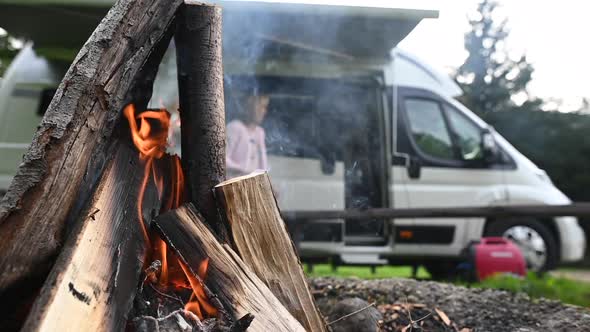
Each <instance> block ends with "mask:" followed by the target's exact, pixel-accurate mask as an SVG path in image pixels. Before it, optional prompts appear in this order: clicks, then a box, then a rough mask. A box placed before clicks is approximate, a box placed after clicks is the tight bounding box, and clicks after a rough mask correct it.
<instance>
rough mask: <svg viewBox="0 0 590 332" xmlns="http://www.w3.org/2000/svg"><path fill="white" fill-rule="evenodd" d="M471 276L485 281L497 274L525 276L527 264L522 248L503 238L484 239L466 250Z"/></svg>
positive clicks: (473, 243) (475, 242)
mask: <svg viewBox="0 0 590 332" xmlns="http://www.w3.org/2000/svg"><path fill="white" fill-rule="evenodd" d="M466 251H467V252H466V254H467V259H468V261H469V263H468V264H469V265H470V267H471V269H470V270H471V273H470V274H471V276H472V278H473V279H476V280H483V279H485V278H487V277H489V276H492V275H493V274H496V273H510V274H514V275H519V276H524V275H525V274H526V263H525V260H524V257H523V256H522V253H521V252H520V248H518V246H517V245H516V244H514V243H512V242H511V241H509V240H507V239H505V238H503V237H484V238H481V240H479V241H474V242H472V243H471V244H470V245H469V247H467V249H466Z"/></svg>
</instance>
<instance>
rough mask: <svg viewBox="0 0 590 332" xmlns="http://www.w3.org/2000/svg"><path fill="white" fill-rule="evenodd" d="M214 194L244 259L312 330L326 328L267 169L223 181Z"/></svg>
mask: <svg viewBox="0 0 590 332" xmlns="http://www.w3.org/2000/svg"><path fill="white" fill-rule="evenodd" d="M215 197H216V198H217V201H218V202H219V205H220V206H219V208H220V210H221V211H223V213H224V214H225V217H226V219H227V221H228V222H229V226H230V234H231V239H232V240H233V244H234V246H235V248H236V252H237V253H238V254H239V255H240V257H241V258H242V260H243V261H244V263H245V264H246V265H247V266H248V267H249V268H250V269H252V271H254V273H256V275H257V276H258V278H260V279H261V280H262V281H263V282H264V284H265V285H266V286H268V288H270V290H271V291H272V292H273V294H274V295H275V296H276V297H277V298H278V299H279V300H280V301H281V303H282V304H283V305H284V306H285V307H286V308H287V309H288V310H289V312H290V313H291V314H292V315H293V316H294V317H295V318H297V320H298V321H299V322H300V323H301V324H302V325H303V326H304V327H305V329H306V330H307V331H326V325H325V322H324V320H323V318H322V316H321V314H320V313H319V310H318V309H317V307H316V305H315V301H314V299H313V296H312V295H311V292H310V289H309V286H308V285H307V280H306V278H305V274H304V273H303V268H302V266H301V262H300V260H299V256H298V255H297V252H296V250H295V247H294V245H293V242H292V241H291V238H290V237H289V233H288V232H287V228H286V226H285V223H284V222H283V220H282V219H281V214H280V211H279V208H278V206H277V202H276V199H275V197H274V194H273V191H272V187H271V183H270V178H269V176H268V174H267V173H266V172H259V173H253V174H250V175H246V176H242V177H238V178H234V179H231V180H228V181H225V182H222V183H220V184H219V185H217V186H216V187H215Z"/></svg>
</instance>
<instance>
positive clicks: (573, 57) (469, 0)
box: [400, 0, 590, 111]
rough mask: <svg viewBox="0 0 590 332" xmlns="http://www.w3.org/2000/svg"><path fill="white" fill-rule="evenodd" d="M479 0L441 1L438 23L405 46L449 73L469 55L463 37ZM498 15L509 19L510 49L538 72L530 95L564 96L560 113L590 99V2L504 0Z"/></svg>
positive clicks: (430, 22)
mask: <svg viewBox="0 0 590 332" xmlns="http://www.w3.org/2000/svg"><path fill="white" fill-rule="evenodd" d="M477 3H478V1H477V0H448V1H438V2H436V5H437V6H438V9H439V11H440V12H439V18H438V19H427V20H424V21H422V22H421V23H420V24H419V25H418V27H416V29H415V30H414V31H412V33H410V35H409V36H408V37H406V39H404V40H403V41H402V42H401V43H400V47H401V48H403V49H405V50H407V51H410V52H412V53H415V54H417V55H419V56H420V57H421V58H423V59H424V60H426V61H428V62H429V63H432V64H433V65H434V66H435V67H437V68H440V69H443V70H446V71H450V70H451V69H452V68H456V67H458V66H460V65H461V64H462V63H463V61H464V60H465V58H466V57H467V53H466V51H465V49H464V46H463V37H464V33H465V32H467V31H469V24H468V22H467V15H468V14H470V13H472V12H473V11H474V9H475V8H476V5H477ZM499 3H500V5H501V7H500V8H499V9H498V11H499V15H502V16H505V17H507V18H508V27H509V29H510V35H509V37H508V39H507V41H506V44H507V48H508V49H509V50H510V51H511V52H512V53H513V54H515V55H518V54H522V53H525V54H526V55H527V59H528V60H529V62H531V63H532V64H533V66H534V68H535V73H534V76H533V80H532V82H531V83H530V85H529V91H530V93H532V94H533V95H535V96H538V97H541V98H546V99H547V98H559V99H563V101H564V103H563V105H562V106H561V108H560V109H561V110H563V111H570V110H573V109H577V108H578V107H579V105H580V102H581V98H582V97H588V98H590V87H589V84H588V80H589V79H590V38H588V33H589V32H590V19H588V15H589V13H590V2H588V1H583V0H561V1H548V0H542V1H541V0H536V1H535V0H504V1H499Z"/></svg>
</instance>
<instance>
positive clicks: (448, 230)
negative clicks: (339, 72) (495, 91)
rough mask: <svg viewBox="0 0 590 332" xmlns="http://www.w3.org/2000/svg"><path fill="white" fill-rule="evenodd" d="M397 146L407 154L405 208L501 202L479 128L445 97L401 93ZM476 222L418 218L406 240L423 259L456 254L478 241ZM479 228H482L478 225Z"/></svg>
mask: <svg viewBox="0 0 590 332" xmlns="http://www.w3.org/2000/svg"><path fill="white" fill-rule="evenodd" d="M398 101H399V103H398V107H399V110H400V111H401V112H400V119H399V120H400V121H402V123H401V125H402V126H403V127H404V130H403V132H400V135H402V136H403V137H399V139H400V141H402V142H404V141H405V142H406V144H401V145H400V147H402V148H405V149H406V150H405V151H403V152H405V153H407V154H408V155H409V158H410V160H409V163H408V168H407V171H408V177H409V180H408V182H407V185H406V190H407V192H408V199H409V204H410V206H411V207H413V208H420V207H451V206H453V207H469V206H482V205H489V204H492V203H494V202H498V201H501V200H504V199H505V197H504V195H505V190H504V188H503V178H502V171H501V169H499V168H496V167H494V165H488V164H487V163H486V162H485V161H484V159H483V151H482V148H481V131H482V128H481V127H480V126H478V125H477V124H476V123H475V122H473V121H472V120H471V119H470V118H469V117H468V116H466V115H465V114H464V113H463V112H462V111H460V110H459V109H457V108H455V107H454V106H452V105H451V104H450V103H448V102H446V101H445V100H444V99H443V98H441V97H439V96H437V95H435V94H433V93H431V92H429V91H426V90H421V89H413V88H400V89H399V99H398ZM477 220H479V221H482V220H483V219H478V218H471V219H466V218H448V219H416V221H415V226H414V227H415V230H414V233H415V234H419V235H420V236H414V237H413V238H412V239H410V241H412V242H413V243H414V244H417V245H420V248H421V250H420V252H421V254H423V255H429V254H432V255H435V256H441V255H442V256H445V255H449V256H451V255H457V254H459V253H460V251H461V250H462V249H463V248H464V247H465V246H466V245H467V243H468V242H469V241H470V240H472V239H477V238H478V237H479V236H480V235H481V234H478V233H479V232H477V231H476V230H477V229H478V227H477V226H478V225H476V224H478V223H477ZM479 224H480V225H479V226H481V223H479Z"/></svg>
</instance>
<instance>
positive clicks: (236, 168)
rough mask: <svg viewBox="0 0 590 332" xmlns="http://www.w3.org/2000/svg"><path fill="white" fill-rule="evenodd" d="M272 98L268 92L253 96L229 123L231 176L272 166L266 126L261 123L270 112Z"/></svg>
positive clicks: (227, 157)
mask: <svg viewBox="0 0 590 332" xmlns="http://www.w3.org/2000/svg"><path fill="white" fill-rule="evenodd" d="M269 101H270V98H269V97H268V96H264V95H255V96H249V97H248V98H247V99H246V102H245V105H244V106H245V107H244V108H243V112H241V113H242V114H240V115H239V117H238V118H237V119H235V120H232V121H230V122H229V123H228V124H227V147H226V168H227V177H228V178H232V177H236V176H240V175H246V174H249V173H251V172H253V171H255V170H267V169H268V161H267V159H266V144H265V143H264V129H263V128H262V127H261V126H260V125H261V124H262V121H263V120H264V117H265V116H266V112H267V110H268V103H269Z"/></svg>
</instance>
